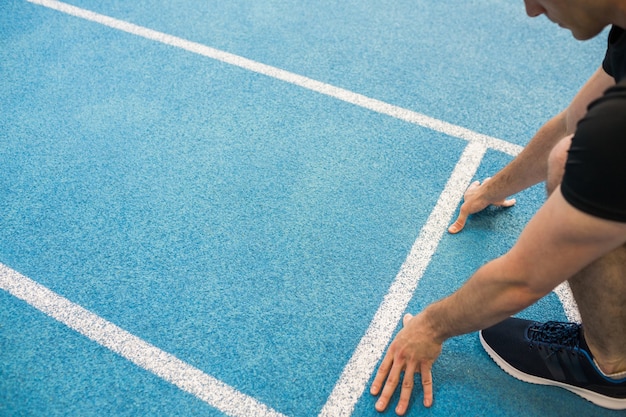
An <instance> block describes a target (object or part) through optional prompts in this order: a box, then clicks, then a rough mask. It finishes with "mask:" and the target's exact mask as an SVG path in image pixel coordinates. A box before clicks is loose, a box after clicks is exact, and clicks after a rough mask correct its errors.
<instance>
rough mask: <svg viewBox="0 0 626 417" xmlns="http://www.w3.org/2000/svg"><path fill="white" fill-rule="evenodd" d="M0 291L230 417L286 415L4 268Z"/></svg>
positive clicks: (2, 269)
mask: <svg viewBox="0 0 626 417" xmlns="http://www.w3.org/2000/svg"><path fill="white" fill-rule="evenodd" d="M0 288H1V289H3V290H5V291H7V292H8V293H10V294H12V295H13V296H14V297H17V298H19V299H21V300H24V301H26V302H27V303H28V304H30V305H31V306H33V307H35V308H36V309H38V310H40V311H42V312H43V313H45V314H47V315H48V316H50V317H52V318H54V319H56V320H58V321H60V322H61V323H63V324H65V325H66V326H68V327H70V328H72V329H74V330H75V331H77V332H78V333H80V334H82V335H84V336H86V337H88V338H89V339H91V340H93V341H94V342H96V343H99V344H100V345H102V346H104V347H106V348H107V349H110V350H112V351H113V352H115V353H117V354H119V355H120V356H122V357H124V358H126V359H127V360H129V361H131V362H133V363H134V364H136V365H138V366H139V367H141V368H143V369H145V370H147V371H150V372H152V373H153V374H155V375H157V376H159V377H160V378H162V379H164V380H166V381H168V382H170V383H172V384H174V385H176V386H177V387H178V388H180V389H182V390H183V391H186V392H188V393H190V394H192V395H195V396H196V397H198V398H199V399H201V400H202V401H204V402H206V403H208V404H209V405H211V406H212V407H215V408H216V409H218V410H220V411H221V412H223V413H225V414H227V415H229V416H233V417H250V416H260V417H284V415H283V414H280V413H278V412H276V411H274V410H272V409H271V408H269V407H268V406H266V405H264V404H262V403H260V402H258V401H257V400H255V399H254V398H252V397H249V396H247V395H245V394H242V393H241V392H239V391H237V390H236V389H234V388H232V387H230V386H229V385H226V384H225V383H223V382H221V381H219V380H217V379H215V378H213V377H211V376H209V375H207V374H205V373H204V372H202V371H201V370H199V369H197V368H195V367H193V366H191V365H189V364H187V363H185V362H183V361H181V360H180V359H178V358H176V357H175V356H173V355H171V354H169V353H167V352H164V351H162V350H160V349H159V348H157V347H155V346H153V345H151V344H149V343H147V342H145V341H143V340H142V339H140V338H138V337H137V336H134V335H132V334H130V333H128V332H127V331H126V330H124V329H121V328H120V327H118V326H116V325H114V324H113V323H110V322H108V321H106V320H104V319H103V318H101V317H99V316H97V315H95V314H94V313H92V312H90V311H88V310H86V309H84V308H83V307H81V306H79V305H77V304H74V303H72V302H71V301H69V300H67V299H66V298H63V297H61V296H60V295H58V294H56V293H54V292H52V291H51V290H49V289H48V288H46V287H44V286H42V285H40V284H38V283H36V282H35V281H33V280H31V279H30V278H27V277H25V276H23V275H21V274H19V273H18V272H16V271H14V270H12V269H10V268H8V267H7V266H5V265H3V264H0Z"/></svg>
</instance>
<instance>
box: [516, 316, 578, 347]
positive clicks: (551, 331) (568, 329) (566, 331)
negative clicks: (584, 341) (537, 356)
mask: <svg viewBox="0 0 626 417" xmlns="http://www.w3.org/2000/svg"><path fill="white" fill-rule="evenodd" d="M579 334H580V324H576V323H561V322H556V321H549V322H547V323H535V324H533V325H532V326H531V327H530V328H529V329H528V337H529V339H530V347H531V348H532V347H534V346H535V344H546V345H548V347H549V348H550V350H552V351H553V352H556V351H559V350H561V349H567V350H570V351H573V350H574V349H577V348H578V347H579V343H580V339H579Z"/></svg>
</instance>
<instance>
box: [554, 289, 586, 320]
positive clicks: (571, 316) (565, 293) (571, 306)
mask: <svg viewBox="0 0 626 417" xmlns="http://www.w3.org/2000/svg"><path fill="white" fill-rule="evenodd" d="M554 293H555V294H556V295H557V297H559V301H560V302H561V304H562V305H563V311H564V312H565V316H566V317H567V320H568V321H573V322H575V323H582V319H581V318H580V312H579V311H578V304H577V303H576V300H575V299H574V294H573V293H572V289H571V288H570V286H569V283H568V282H567V281H565V282H563V283H561V284H560V285H559V286H558V287H556V288H555V289H554Z"/></svg>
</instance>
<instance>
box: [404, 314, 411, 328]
mask: <svg viewBox="0 0 626 417" xmlns="http://www.w3.org/2000/svg"><path fill="white" fill-rule="evenodd" d="M412 318H413V316H412V315H411V314H409V313H406V314H405V315H404V317H403V318H402V325H403V326H406V324H407V323H408V322H409V320H411V319H412Z"/></svg>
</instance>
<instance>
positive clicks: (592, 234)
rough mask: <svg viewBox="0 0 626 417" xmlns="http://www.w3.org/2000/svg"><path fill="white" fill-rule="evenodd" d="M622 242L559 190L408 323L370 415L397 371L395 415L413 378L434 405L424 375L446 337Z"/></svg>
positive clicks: (472, 327)
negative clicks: (505, 244) (495, 253)
mask: <svg viewBox="0 0 626 417" xmlns="http://www.w3.org/2000/svg"><path fill="white" fill-rule="evenodd" d="M624 242H626V223H620V222H615V221H610V220H604V219H601V218H598V217H594V216H591V215H589V214H586V213H584V212H582V211H580V210H578V209H577V208H575V207H573V206H572V205H570V204H569V203H568V202H567V201H566V200H565V199H564V198H563V195H562V194H561V190H560V188H557V189H556V190H555V191H554V192H553V193H552V195H551V196H550V198H548V200H547V201H546V203H545V204H544V205H543V206H542V207H541V209H540V210H539V211H538V212H537V213H536V215H535V216H534V217H533V218H532V219H531V221H530V222H529V223H528V225H527V226H526V228H525V229H524V231H523V232H522V234H521V235H520V238H519V240H518V242H517V243H516V244H515V245H514V246H513V248H511V250H510V251H509V252H508V253H506V254H505V255H503V256H502V257H500V258H498V259H495V260H493V261H491V262H489V263H488V264H486V265H484V266H483V267H481V268H480V269H479V270H478V271H476V273H475V274H474V275H473V276H472V277H471V278H470V279H469V280H468V281H467V282H466V283H465V284H464V285H463V286H462V287H461V288H460V289H459V290H458V291H456V292H455V293H454V294H452V295H451V296H449V297H447V298H445V299H443V300H441V301H439V302H437V303H434V304H432V305H430V306H428V307H427V308H426V309H425V310H424V311H422V312H421V313H420V314H418V315H417V316H415V317H414V318H413V319H411V320H410V321H408V323H406V326H405V327H404V328H403V329H402V330H401V331H400V332H399V333H398V335H397V336H396V338H395V339H394V341H393V342H392V343H391V345H390V346H389V349H388V351H387V354H386V355H385V358H384V359H383V362H382V363H381V366H380V368H379V370H378V373H377V375H376V378H375V379H374V382H373V384H372V388H371V392H372V394H375V395H377V394H378V393H379V392H381V389H382V394H381V397H380V399H379V401H378V402H377V405H376V409H377V410H379V411H382V410H383V409H384V408H386V406H387V405H388V402H389V399H390V398H391V395H392V394H393V392H394V391H395V389H396V387H397V385H399V383H400V379H401V377H400V375H401V373H402V372H404V379H403V382H402V388H401V393H400V400H399V402H398V407H397V408H396V411H397V412H398V414H404V412H405V411H406V409H407V406H408V402H409V398H410V395H411V391H412V389H413V377H414V374H415V373H420V374H421V375H422V384H423V385H424V404H425V405H427V406H429V405H430V404H432V401H433V398H432V379H431V377H430V369H431V366H432V363H433V362H434V361H435V359H436V358H437V356H438V355H439V351H440V349H441V345H442V343H443V341H444V340H445V339H447V338H450V337H453V336H457V335H461V334H465V333H470V332H473V331H477V330H480V329H484V328H487V327H489V326H491V325H493V324H496V323H498V322H500V321H502V320H504V319H505V318H507V317H509V316H511V315H513V314H515V313H517V312H519V311H521V310H523V309H524V308H526V307H528V306H530V305H531V304H533V303H534V302H536V301H537V300H539V299H540V298H542V297H543V296H545V295H546V294H548V293H549V292H550V291H552V289H554V288H555V287H556V286H557V285H559V284H560V283H562V282H563V281H566V280H567V279H569V278H570V277H571V276H573V275H574V274H576V273H577V272H578V271H580V270H581V269H583V268H584V267H585V266H587V265H588V264H590V263H591V262H593V261H594V260H596V259H598V258H600V257H601V256H603V255H604V254H606V253H608V252H610V251H611V250H613V249H615V248H617V247H618V246H620V245H623V244H624Z"/></svg>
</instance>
